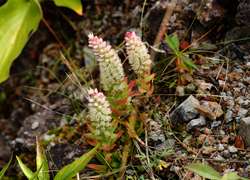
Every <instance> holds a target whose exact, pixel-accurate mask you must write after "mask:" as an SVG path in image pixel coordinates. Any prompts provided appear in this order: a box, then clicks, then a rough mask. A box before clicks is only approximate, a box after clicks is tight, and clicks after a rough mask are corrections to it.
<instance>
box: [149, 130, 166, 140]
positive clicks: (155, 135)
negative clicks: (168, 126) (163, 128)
mask: <svg viewBox="0 0 250 180" xmlns="http://www.w3.org/2000/svg"><path fill="white" fill-rule="evenodd" d="M149 138H150V139H152V140H153V141H156V142H157V141H161V142H164V141H165V136H164V135H163V134H161V132H160V131H157V132H155V131H150V132H149Z"/></svg>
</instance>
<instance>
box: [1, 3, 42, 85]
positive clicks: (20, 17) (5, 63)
mask: <svg viewBox="0 0 250 180" xmlns="http://www.w3.org/2000/svg"><path fill="white" fill-rule="evenodd" d="M41 18H42V10H41V8H40V5H39V3H38V2H36V1H35V0H29V1H27V0H8V1H7V3H5V4H4V5H3V6H1V7H0V49H1V51H0V83H1V82H3V81H5V80H6V79H7V78H8V76H9V72H10V66H11V63H12V62H13V61H14V60H15V59H16V58H17V56H18V55H19V54H20V53H21V51H22V49H23V47H24V45H25V44H26V42H27V40H28V38H29V37H30V36H31V35H32V34H33V33H34V32H35V31H36V29H37V27H38V25H39V22H40V20H41Z"/></svg>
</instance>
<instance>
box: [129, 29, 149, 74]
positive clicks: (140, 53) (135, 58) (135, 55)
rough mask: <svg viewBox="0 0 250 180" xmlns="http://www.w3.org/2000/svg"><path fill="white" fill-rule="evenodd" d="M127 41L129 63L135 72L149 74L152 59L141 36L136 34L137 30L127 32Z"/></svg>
mask: <svg viewBox="0 0 250 180" xmlns="http://www.w3.org/2000/svg"><path fill="white" fill-rule="evenodd" d="M125 41H126V49H127V54H128V58H129V63H130V64H131V65H132V68H133V70H134V71H135V73H136V74H138V75H144V74H149V73H150V70H151V68H150V65H151V63H152V61H151V60H150V55H149V54H148V50H147V48H146V46H145V45H144V43H143V42H142V41H141V38H140V37H138V36H136V34H135V32H132V33H130V32H126V34H125Z"/></svg>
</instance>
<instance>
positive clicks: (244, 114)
mask: <svg viewBox="0 0 250 180" xmlns="http://www.w3.org/2000/svg"><path fill="white" fill-rule="evenodd" d="M247 112H248V110H246V109H243V108H240V109H239V111H238V114H237V116H238V117H245V116H246V115H247Z"/></svg>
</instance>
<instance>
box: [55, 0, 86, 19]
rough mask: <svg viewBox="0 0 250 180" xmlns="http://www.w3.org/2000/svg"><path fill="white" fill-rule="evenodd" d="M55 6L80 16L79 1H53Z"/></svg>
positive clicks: (80, 5)
mask: <svg viewBox="0 0 250 180" xmlns="http://www.w3.org/2000/svg"><path fill="white" fill-rule="evenodd" d="M53 1H54V2H55V4H56V5H57V6H62V7H67V8H70V9H72V10H73V11H75V12H76V13H77V14H79V15H83V14H82V3H81V0H70V1H69V0H53Z"/></svg>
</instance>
